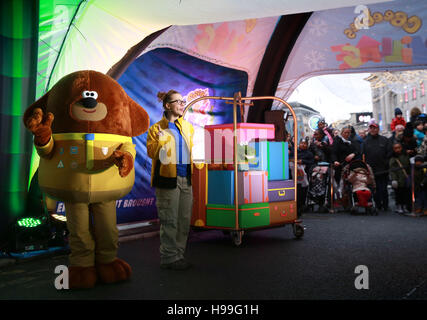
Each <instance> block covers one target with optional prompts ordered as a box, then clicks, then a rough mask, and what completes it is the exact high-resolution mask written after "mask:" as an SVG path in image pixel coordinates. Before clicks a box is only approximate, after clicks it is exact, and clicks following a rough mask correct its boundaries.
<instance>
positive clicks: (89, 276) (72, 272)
mask: <svg viewBox="0 0 427 320" xmlns="http://www.w3.org/2000/svg"><path fill="white" fill-rule="evenodd" d="M68 272H69V286H70V289H83V288H84V289H88V288H93V287H94V286H95V284H96V280H97V275H96V269H95V267H69V269H68Z"/></svg>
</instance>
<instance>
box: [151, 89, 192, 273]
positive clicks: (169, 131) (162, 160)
mask: <svg viewBox="0 0 427 320" xmlns="http://www.w3.org/2000/svg"><path fill="white" fill-rule="evenodd" d="M157 97H158V98H159V101H162V103H163V109H164V112H163V117H162V119H161V120H160V121H159V122H157V123H156V124H154V125H153V126H151V127H150V129H149V130H148V136H147V153H148V156H149V157H150V158H151V159H152V168H151V186H152V187H154V188H155V190H156V205H157V212H158V216H159V220H160V267H161V268H163V269H173V270H184V269H188V268H189V267H190V266H191V264H190V263H189V262H188V261H187V260H185V259H184V252H185V248H186V245H187V238H188V233H189V230H190V220H191V214H192V206H193V194H192V187H191V174H192V166H193V161H192V154H191V150H192V147H193V134H194V128H193V126H192V125H191V124H190V123H189V122H188V121H185V120H184V119H183V118H182V115H183V112H184V109H185V104H186V101H185V100H184V99H183V98H182V96H181V94H180V93H179V92H177V91H175V90H169V91H168V92H159V93H158V94H157Z"/></svg>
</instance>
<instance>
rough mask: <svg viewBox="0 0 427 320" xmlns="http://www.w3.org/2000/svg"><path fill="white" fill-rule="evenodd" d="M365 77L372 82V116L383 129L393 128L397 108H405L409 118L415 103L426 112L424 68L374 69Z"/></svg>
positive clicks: (426, 74) (386, 131) (426, 76)
mask: <svg viewBox="0 0 427 320" xmlns="http://www.w3.org/2000/svg"><path fill="white" fill-rule="evenodd" d="M365 80H367V81H369V82H370V84H371V93H372V112H373V117H374V119H375V120H376V121H377V122H378V124H379V125H380V130H381V132H382V133H390V132H391V129H390V124H391V121H392V119H393V118H394V117H395V115H394V110H395V108H400V109H401V110H402V113H403V117H404V118H405V120H406V121H409V119H410V114H411V110H412V109H413V108H415V107H416V108H418V109H420V111H421V112H423V113H426V111H427V110H426V106H427V96H426V94H425V87H424V86H425V83H426V82H427V81H426V80H427V72H426V71H425V70H421V71H401V72H381V73H375V74H372V75H370V76H369V77H368V78H366V79H365Z"/></svg>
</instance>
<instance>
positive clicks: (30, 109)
mask: <svg viewBox="0 0 427 320" xmlns="http://www.w3.org/2000/svg"><path fill="white" fill-rule="evenodd" d="M48 97H49V91H48V92H46V93H45V94H44V95H43V96H42V97H41V98H39V99H38V100H37V101H35V102H34V103H33V104H32V105H30V106H29V107H28V108H27V110H25V113H24V118H23V120H24V125H25V122H26V121H27V119H28V118H29V117H30V116H31V115H32V114H33V111H34V109H36V108H40V109H42V110H43V113H46V107H47V99H48Z"/></svg>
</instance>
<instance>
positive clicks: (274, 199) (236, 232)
mask: <svg viewBox="0 0 427 320" xmlns="http://www.w3.org/2000/svg"><path fill="white" fill-rule="evenodd" d="M245 125H247V126H246V127H251V124H245ZM223 126H224V128H225V129H229V127H230V125H223ZM266 126H268V128H269V126H270V125H266ZM207 127H209V126H207ZM205 128H206V127H205ZM208 129H209V128H208ZM220 129H221V125H216V126H215V130H216V133H215V134H216V135H217V136H216V137H217V138H218V139H220V138H219V137H220V136H221V135H220V132H219V133H218V131H219V130H220ZM256 129H262V124H257V127H256ZM208 131H209V130H208ZM241 132H242V131H241ZM266 132H267V131H266ZM273 133H274V132H273ZM264 135H266V136H267V137H268V138H269V139H270V138H271V134H270V135H269V134H267V133H265V132H264ZM242 136H244V135H242V134H240V136H238V141H239V139H241V137H242ZM211 137H212V136H211ZM211 137H207V136H205V139H208V138H209V139H210V138H211ZM273 137H274V136H273ZM251 138H254V137H253V136H252V137H251ZM255 139H257V138H256V133H255ZM228 140H229V139H228ZM243 140H244V139H243ZM222 142H224V141H222ZM244 142H245V144H246V145H247V146H248V147H249V148H248V149H249V150H251V152H252V155H253V154H254V155H255V158H254V157H252V158H251V159H254V161H249V163H244V162H241V161H239V163H238V171H237V179H236V181H237V183H238V216H237V217H236V208H235V203H234V199H235V195H234V190H235V188H234V183H235V178H234V174H235V172H234V170H209V166H208V164H206V163H195V164H194V167H193V177H192V185H193V199H194V203H193V215H192V221H191V224H192V226H193V227H195V228H202V229H222V230H228V231H230V233H231V235H232V239H233V242H234V244H236V245H239V244H240V243H241V238H242V235H243V231H245V230H250V229H261V228H268V227H275V226H282V225H287V224H292V226H293V230H294V234H295V236H296V237H298V238H299V237H302V235H303V228H302V226H301V225H300V221H299V220H298V219H297V206H296V191H295V182H294V180H292V179H289V158H288V144H287V142H279V141H277V142H276V141H249V142H248V141H244ZM211 143H212V144H214V141H213V140H212V141H211ZM230 145H231V151H230V150H229V151H228V152H229V154H227V152H226V150H225V149H224V148H222V149H221V148H217V151H218V150H219V151H218V152H216V151H215V152H213V153H211V152H210V151H212V149H211V150H210V151H208V152H206V154H205V156H206V158H207V159H208V161H209V160H210V161H209V162H211V163H212V162H213V163H222V164H226V165H228V169H230V162H229V159H233V155H234V154H233V151H234V148H233V144H232V143H231V144H230ZM205 150H206V149H205ZM240 150H243V155H245V151H244V150H245V148H243V149H240ZM212 154H214V155H215V156H212ZM239 158H240V160H242V159H243V160H244V156H243V157H242V154H240V155H239ZM224 168H226V166H224ZM231 169H233V163H231Z"/></svg>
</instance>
